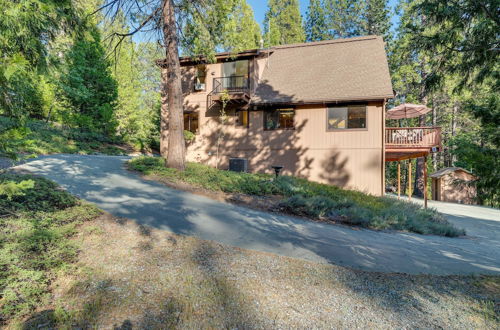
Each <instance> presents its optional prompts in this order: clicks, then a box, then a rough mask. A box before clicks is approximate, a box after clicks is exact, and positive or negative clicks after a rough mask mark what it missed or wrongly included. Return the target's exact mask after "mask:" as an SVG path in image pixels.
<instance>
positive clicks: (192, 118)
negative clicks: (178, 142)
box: [184, 112, 198, 134]
mask: <svg viewBox="0 0 500 330" xmlns="http://www.w3.org/2000/svg"><path fill="white" fill-rule="evenodd" d="M184 130H185V131H190V132H192V133H195V134H196V133H197V132H198V113H197V112H190V113H185V114H184Z"/></svg>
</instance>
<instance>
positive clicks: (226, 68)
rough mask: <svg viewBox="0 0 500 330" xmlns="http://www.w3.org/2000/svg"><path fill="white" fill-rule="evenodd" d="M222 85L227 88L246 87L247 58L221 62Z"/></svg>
mask: <svg viewBox="0 0 500 330" xmlns="http://www.w3.org/2000/svg"><path fill="white" fill-rule="evenodd" d="M222 87H223V88H224V89H227V90H232V89H241V88H247V87H248V60H239V61H232V62H224V63H223V64H222Z"/></svg>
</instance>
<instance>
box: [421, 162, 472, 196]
mask: <svg viewBox="0 0 500 330" xmlns="http://www.w3.org/2000/svg"><path fill="white" fill-rule="evenodd" d="M430 177H431V178H432V186H431V187H432V199H433V200H436V201H443V202H452V203H460V204H477V199H476V197H477V192H476V187H475V186H474V185H473V184H471V183H472V182H473V181H475V180H476V179H477V177H476V176H475V175H473V174H472V173H470V172H469V171H467V170H465V169H463V168H460V167H447V168H443V169H441V170H439V171H437V172H435V173H432V174H431V175H430Z"/></svg>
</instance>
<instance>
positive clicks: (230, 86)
mask: <svg viewBox="0 0 500 330" xmlns="http://www.w3.org/2000/svg"><path fill="white" fill-rule="evenodd" d="M249 88H250V86H249V82H248V77H247V76H229V77H219V78H214V88H213V90H212V94H219V93H222V92H223V91H224V90H227V92H228V93H248V90H249Z"/></svg>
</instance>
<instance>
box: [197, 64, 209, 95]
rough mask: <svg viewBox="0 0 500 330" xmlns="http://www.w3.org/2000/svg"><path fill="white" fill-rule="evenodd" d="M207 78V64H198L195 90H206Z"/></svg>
mask: <svg viewBox="0 0 500 330" xmlns="http://www.w3.org/2000/svg"><path fill="white" fill-rule="evenodd" d="M206 79H207V67H206V66H205V65H201V64H200V65H197V66H196V80H195V85H194V90H195V91H204V90H205V89H206V85H205V81H206Z"/></svg>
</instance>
